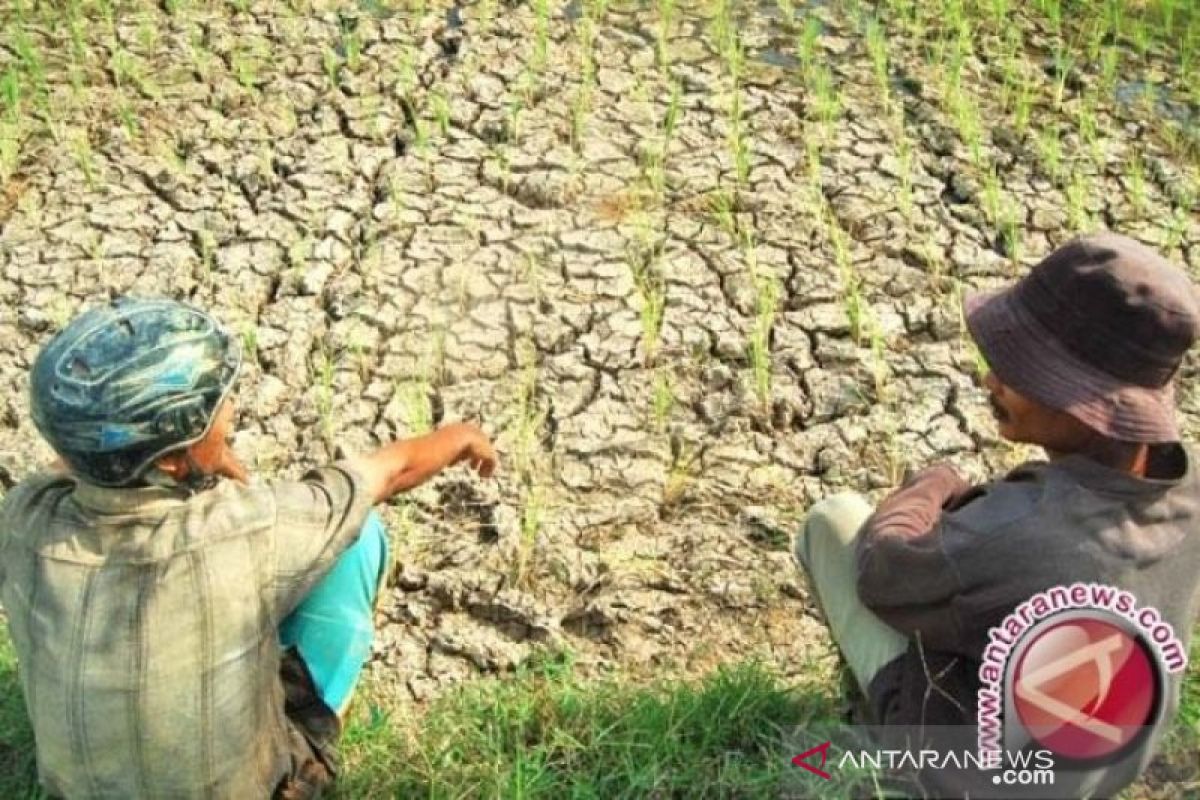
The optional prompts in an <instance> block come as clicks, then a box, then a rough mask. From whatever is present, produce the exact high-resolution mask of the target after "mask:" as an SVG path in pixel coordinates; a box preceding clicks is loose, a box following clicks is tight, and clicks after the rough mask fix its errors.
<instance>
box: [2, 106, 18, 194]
mask: <svg viewBox="0 0 1200 800" xmlns="http://www.w3.org/2000/svg"><path fill="white" fill-rule="evenodd" d="M20 158H21V130H20V128H19V127H18V126H17V125H16V124H14V123H12V122H9V121H6V120H0V183H4V182H5V181H7V180H8V179H9V178H11V177H12V175H13V173H15V172H16V171H17V163H18V162H19V161H20Z"/></svg>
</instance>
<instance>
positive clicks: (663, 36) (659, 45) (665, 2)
mask: <svg viewBox="0 0 1200 800" xmlns="http://www.w3.org/2000/svg"><path fill="white" fill-rule="evenodd" d="M675 2H676V0H658V30H657V35H656V36H655V39H654V61H655V63H656V64H658V66H660V67H665V66H666V65H667V64H669V63H670V58H669V54H668V52H667V49H668V44H669V41H670V38H671V25H672V24H673V22H674V19H675Z"/></svg>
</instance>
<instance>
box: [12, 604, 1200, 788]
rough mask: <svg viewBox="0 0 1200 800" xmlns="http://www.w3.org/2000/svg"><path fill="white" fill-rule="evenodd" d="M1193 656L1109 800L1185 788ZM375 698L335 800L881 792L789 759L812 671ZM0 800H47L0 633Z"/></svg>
mask: <svg viewBox="0 0 1200 800" xmlns="http://www.w3.org/2000/svg"><path fill="white" fill-rule="evenodd" d="M1191 657H1192V662H1191V663H1192V664H1193V666H1192V668H1191V669H1190V670H1189V672H1188V674H1187V676H1186V677H1185V680H1184V689H1183V694H1182V700H1181V703H1180V711H1179V717H1178V719H1177V720H1176V723H1175V726H1174V728H1173V729H1172V731H1171V733H1170V734H1169V735H1168V736H1167V738H1166V739H1165V740H1164V742H1163V746H1162V748H1161V752H1160V754H1159V757H1158V758H1157V759H1156V760H1155V762H1154V763H1153V764H1152V766H1151V768H1150V770H1149V772H1148V773H1147V775H1146V776H1145V777H1144V778H1143V779H1142V780H1141V781H1139V782H1138V783H1137V784H1135V785H1134V786H1132V787H1130V788H1129V789H1127V790H1126V791H1125V792H1124V793H1123V794H1122V795H1121V796H1122V797H1123V798H1127V800H1129V799H1131V798H1135V797H1143V796H1146V793H1147V792H1148V791H1150V792H1154V796H1156V797H1160V796H1167V797H1170V796H1175V795H1172V794H1170V792H1171V790H1172V788H1173V787H1178V786H1187V785H1192V786H1194V785H1195V781H1196V780H1197V777H1198V776H1197V767H1196V763H1195V753H1196V752H1197V750H1198V749H1200V670H1197V669H1196V667H1195V666H1194V665H1196V664H1198V663H1200V639H1195V640H1194V642H1193V645H1192V654H1191ZM387 695H388V692H387V690H386V689H385V688H384V687H382V686H379V685H370V683H368V684H367V685H365V686H364V687H363V689H362V693H361V696H360V700H359V701H358V702H356V703H355V705H354V707H353V709H352V712H351V717H350V720H349V723H348V725H347V727H346V731H345V734H344V736H343V739H342V754H343V764H344V770H343V775H342V778H341V781H340V783H339V785H338V789H337V791H336V792H335V794H334V796H335V797H337V798H362V797H408V798H411V797H423V798H431V800H433V799H437V800H441V799H442V798H447V799H448V798H467V797H504V798H555V799H557V798H606V799H607V798H643V797H660V798H668V797H737V798H757V797H762V798H778V797H781V796H782V797H787V796H796V797H828V798H843V797H874V796H881V795H879V794H878V789H877V788H876V783H875V776H873V775H871V774H869V773H858V774H854V773H852V772H850V771H847V770H837V771H835V773H834V779H833V780H831V781H821V782H819V783H817V782H803V780H802V779H803V777H804V775H806V774H807V773H804V774H801V773H800V772H799V771H798V768H796V767H794V766H792V765H791V763H790V759H791V757H792V756H793V755H795V753H794V752H792V750H793V749H795V747H794V744H788V742H789V741H791V742H794V741H795V737H794V732H795V731H796V730H797V729H805V728H807V727H809V726H815V727H820V728H822V729H825V728H826V727H827V726H829V725H830V724H834V725H836V724H837V721H838V719H839V716H840V708H841V706H842V700H841V691H840V690H839V689H838V686H837V682H836V678H835V677H834V676H831V675H830V674H828V670H825V669H818V668H814V670H812V671H811V672H809V673H806V677H804V678H802V679H801V682H800V683H799V684H789V683H788V682H786V681H785V680H784V679H783V678H782V677H781V676H780V675H779V674H778V673H777V672H776V671H775V669H774V668H773V667H772V666H771V665H769V664H764V663H761V662H754V661H750V662H742V663H738V664H730V665H725V666H722V667H720V668H718V669H717V670H715V671H714V672H712V673H710V674H709V675H708V676H706V677H705V678H703V679H701V680H696V681H690V680H689V681H684V680H669V679H665V678H663V679H659V680H657V681H655V682H653V683H649V684H644V683H640V682H637V681H635V680H633V679H631V678H630V677H629V676H626V675H622V674H619V673H618V674H616V675H613V676H610V677H606V678H600V679H596V678H584V677H582V676H581V675H580V674H579V673H578V672H577V671H576V669H575V667H574V663H573V661H572V659H571V657H570V656H569V655H566V654H561V653H554V654H543V655H540V656H538V657H536V658H534V659H531V660H530V662H529V663H527V664H526V665H525V666H524V667H522V668H521V669H519V670H518V671H517V673H516V675H514V676H512V677H510V678H505V679H501V680H494V679H485V680H479V681H476V682H473V683H470V684H466V685H464V686H462V687H460V688H458V689H455V690H452V691H450V692H447V693H446V694H444V695H442V696H441V697H440V698H439V699H438V700H436V701H434V702H433V703H432V704H430V706H429V707H428V708H427V709H426V710H425V711H424V712H421V713H417V714H411V713H409V712H410V711H411V707H410V706H408V705H407V704H406V703H403V702H393V701H389V700H388V699H387ZM789 748H790V749H789ZM798 776H799V777H798ZM1164 791H1165V792H1167V793H1166V794H1163V792H1164ZM813 792H817V794H813ZM1179 796H1183V795H1179ZM0 797H4V798H6V799H7V798H16V799H17V800H24V799H30V798H43V797H45V795H43V794H42V793H41V791H40V790H39V789H38V788H37V777H36V768H35V764H34V755H33V736H32V732H31V731H30V729H29V723H28V720H27V718H26V716H25V708H24V702H23V700H22V697H21V691H20V685H19V683H18V681H17V673H16V656H15V654H14V652H13V648H12V643H11V641H10V640H9V638H8V631H7V629H6V628H4V627H2V626H0Z"/></svg>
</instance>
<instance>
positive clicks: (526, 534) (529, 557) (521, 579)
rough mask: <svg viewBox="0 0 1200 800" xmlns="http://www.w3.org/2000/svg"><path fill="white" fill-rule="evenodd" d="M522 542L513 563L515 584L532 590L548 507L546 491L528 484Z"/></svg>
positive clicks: (523, 495)
mask: <svg viewBox="0 0 1200 800" xmlns="http://www.w3.org/2000/svg"><path fill="white" fill-rule="evenodd" d="M520 503H521V517H520V522H521V531H520V537H521V540H520V542H519V543H518V546H517V552H516V559H515V561H514V562H513V576H512V578H513V583H514V584H515V585H517V586H520V587H522V588H524V589H530V588H532V585H533V578H534V576H535V575H536V571H537V564H536V560H537V541H538V535H539V534H540V533H541V532H542V528H543V526H544V525H545V515H546V505H545V493H544V490H543V489H542V488H541V487H540V486H538V485H535V484H526V485H523V486H522V490H521V500H520Z"/></svg>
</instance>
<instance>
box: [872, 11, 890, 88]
mask: <svg viewBox="0 0 1200 800" xmlns="http://www.w3.org/2000/svg"><path fill="white" fill-rule="evenodd" d="M867 53H868V54H869V55H870V57H871V65H872V68H873V70H874V73H875V87H876V89H877V91H878V92H879V98H880V102H881V104H882V105H883V107H884V108H887V107H888V106H889V105H890V104H891V80H890V78H889V73H888V48H887V38H886V34H885V33H884V30H883V26H882V25H881V24H880V23H879V20H878V19H876V18H872V19H871V20H870V22H868V23H867Z"/></svg>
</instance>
